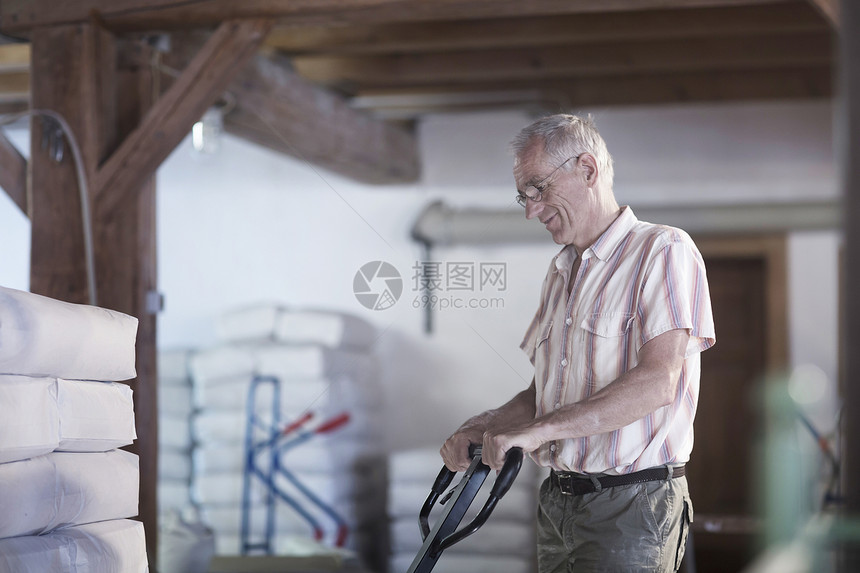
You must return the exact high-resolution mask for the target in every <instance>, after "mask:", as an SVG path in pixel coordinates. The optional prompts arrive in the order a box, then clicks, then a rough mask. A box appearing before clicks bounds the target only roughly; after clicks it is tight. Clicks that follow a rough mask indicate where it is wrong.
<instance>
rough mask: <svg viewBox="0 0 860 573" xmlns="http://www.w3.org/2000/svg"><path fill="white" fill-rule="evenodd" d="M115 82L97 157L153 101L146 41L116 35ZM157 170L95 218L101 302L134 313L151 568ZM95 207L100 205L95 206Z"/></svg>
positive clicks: (138, 448)
mask: <svg viewBox="0 0 860 573" xmlns="http://www.w3.org/2000/svg"><path fill="white" fill-rule="evenodd" d="M115 46H116V50H115V52H114V53H115V57H116V60H115V61H114V65H115V69H116V72H115V75H114V82H113V85H110V83H108V82H105V83H103V92H104V93H106V94H109V95H110V96H112V97H111V98H110V99H106V100H105V101H104V104H103V106H102V109H103V110H104V112H105V114H106V119H108V118H113V121H110V120H109V121H108V125H105V126H104V127H103V129H102V139H101V143H102V145H100V158H104V157H107V156H108V155H109V153H110V152H111V151H113V150H115V149H116V145H117V142H121V141H123V139H124V138H125V137H126V136H127V135H128V134H129V133H130V132H131V131H132V130H133V129H134V128H136V127H137V125H138V123H139V122H140V121H141V119H142V118H143V116H144V115H145V114H146V112H147V111H148V110H149V108H150V107H151V106H152V103H153V87H152V70H151V68H150V66H149V63H148V62H149V54H148V52H149V50H148V47H147V46H145V45H143V44H139V43H131V42H123V41H119V42H115ZM155 190H156V189H155V176H154V174H153V175H150V176H149V177H148V178H146V179H145V180H144V181H143V182H142V183H139V184H137V188H136V190H135V192H134V193H130V197H131V200H129V201H127V202H125V203H123V205H122V208H120V209H117V210H116V211H115V212H114V213H112V214H111V216H109V217H99V216H97V217H95V218H94V227H95V241H96V245H97V246H96V277H97V281H96V282H97V284H98V285H99V305H100V306H104V307H106V308H112V309H115V310H119V311H121V312H124V313H126V314H130V315H132V316H136V317H137V318H138V321H139V322H138V330H137V345H136V355H137V363H136V366H137V378H136V379H135V380H134V381H133V382H131V385H132V388H133V389H134V415H135V424H136V427H137V441H136V442H135V443H134V444H133V445H132V446H130V447H129V448H128V449H129V451H132V452H134V453H136V454H137V455H138V457H139V461H140V506H139V519H140V520H141V521H142V522H143V524H144V527H145V529H146V545H147V554H148V555H149V563H150V569H151V570H154V569H155V564H156V557H157V546H158V501H157V483H158V412H157V404H158V374H157V370H156V365H157V356H156V315H155V312H157V308H153V307H151V305H149V304H148V300H149V297H150V296H152V294H154V293H156V289H157V275H156V219H155ZM94 211H95V212H96V213H98V211H97V210H94Z"/></svg>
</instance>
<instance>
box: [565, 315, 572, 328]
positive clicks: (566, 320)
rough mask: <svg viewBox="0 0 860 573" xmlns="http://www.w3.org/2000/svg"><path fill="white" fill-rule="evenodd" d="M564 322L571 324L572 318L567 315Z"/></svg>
mask: <svg viewBox="0 0 860 573" xmlns="http://www.w3.org/2000/svg"><path fill="white" fill-rule="evenodd" d="M564 323H565V324H566V325H568V326H570V325H571V324H573V319H572V318H570V317H569V316H568V317H567V319H565V321H564Z"/></svg>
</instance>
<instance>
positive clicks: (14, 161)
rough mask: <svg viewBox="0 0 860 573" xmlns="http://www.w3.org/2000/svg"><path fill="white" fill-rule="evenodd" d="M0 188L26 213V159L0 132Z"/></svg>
mask: <svg viewBox="0 0 860 573" xmlns="http://www.w3.org/2000/svg"><path fill="white" fill-rule="evenodd" d="M0 188H2V189H3V190H4V191H6V194H7V195H9V197H10V198H11V199H12V201H14V202H15V204H16V205H18V208H19V209H21V211H23V213H24V214H25V215H27V214H28V213H27V160H26V159H25V158H24V156H23V155H21V153H20V152H19V151H18V149H17V148H16V147H15V146H14V145H12V142H11V141H9V140H8V139H7V138H6V136H5V135H3V134H2V133H0Z"/></svg>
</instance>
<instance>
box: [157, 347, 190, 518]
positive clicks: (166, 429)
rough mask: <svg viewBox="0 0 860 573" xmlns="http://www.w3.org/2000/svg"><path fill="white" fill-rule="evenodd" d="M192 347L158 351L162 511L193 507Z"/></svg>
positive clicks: (159, 452) (160, 498)
mask: <svg viewBox="0 0 860 573" xmlns="http://www.w3.org/2000/svg"><path fill="white" fill-rule="evenodd" d="M192 354H193V351H191V350H189V349H169V350H161V351H159V353H158V511H159V515H167V514H170V513H174V514H179V515H183V516H185V515H186V514H187V513H188V511H187V510H188V509H189V508H190V507H191V444H192V442H191V413H192V411H193V410H194V403H193V400H192V395H191V373H190V372H189V371H188V364H189V360H190V358H191V356H192Z"/></svg>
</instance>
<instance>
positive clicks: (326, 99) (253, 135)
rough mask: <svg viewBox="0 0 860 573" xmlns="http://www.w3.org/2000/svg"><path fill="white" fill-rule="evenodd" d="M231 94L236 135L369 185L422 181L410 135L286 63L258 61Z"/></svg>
mask: <svg viewBox="0 0 860 573" xmlns="http://www.w3.org/2000/svg"><path fill="white" fill-rule="evenodd" d="M230 93H231V94H233V95H234V96H235V97H236V101H237V106H236V107H235V108H234V110H233V111H232V112H231V113H230V114H229V115H228V116H227V117H226V119H225V124H224V125H225V128H226V129H227V131H229V132H231V133H233V134H235V135H239V136H241V137H244V138H245V139H248V140H250V141H253V142H256V143H258V144H261V145H264V146H266V147H269V148H270V149H274V150H276V151H280V152H282V153H286V154H288V155H292V156H294V157H298V158H299V159H302V160H305V161H308V162H310V163H312V164H313V165H316V166H319V167H323V168H325V169H329V170H331V171H335V172H337V173H340V174H341V175H345V176H347V177H350V178H352V179H356V180H358V181H363V182H365V183H376V184H380V183H405V182H410V181H415V180H416V179H417V178H418V175H419V169H418V165H419V161H418V144H417V142H416V140H415V136H414V134H413V133H412V132H410V131H407V130H406V129H404V128H401V127H399V126H396V125H392V124H389V123H387V122H385V121H383V120H380V119H378V118H375V117H373V116H371V115H370V114H368V113H366V112H364V111H361V110H356V109H353V108H352V107H350V105H349V102H347V101H346V100H345V99H344V98H342V97H340V96H338V95H336V94H334V93H331V92H328V91H326V90H323V89H321V88H319V87H316V86H314V85H312V84H310V83H309V82H308V81H307V80H304V79H303V78H301V77H299V76H298V75H297V74H296V73H295V72H292V71H291V70H290V69H289V62H288V61H286V59H285V58H266V57H263V56H259V57H257V58H256V59H255V60H254V62H253V65H252V66H249V68H248V69H247V70H246V71H245V72H243V74H242V77H241V78H239V81H237V82H236V83H234V85H233V86H232V87H231V88H230Z"/></svg>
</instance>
